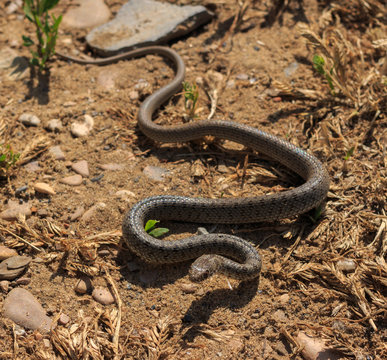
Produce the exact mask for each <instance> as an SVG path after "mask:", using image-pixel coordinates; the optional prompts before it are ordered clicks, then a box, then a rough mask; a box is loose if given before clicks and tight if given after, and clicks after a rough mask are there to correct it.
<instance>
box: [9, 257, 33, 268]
mask: <svg viewBox="0 0 387 360" xmlns="http://www.w3.org/2000/svg"><path fill="white" fill-rule="evenodd" d="M31 261H32V258H31V257H29V256H19V255H17V256H12V257H10V258H9V259H7V260H5V261H4V262H5V263H6V264H7V268H8V269H10V270H13V269H20V268H25V267H27V266H28V265H29V263H30V262H31Z"/></svg>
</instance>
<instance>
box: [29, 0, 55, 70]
mask: <svg viewBox="0 0 387 360" xmlns="http://www.w3.org/2000/svg"><path fill="white" fill-rule="evenodd" d="M58 2H59V0H24V6H23V10H24V14H25V16H26V18H27V19H28V20H29V21H30V22H32V23H33V24H34V25H35V27H36V38H37V43H36V51H35V50H30V51H31V54H32V59H31V64H32V65H34V66H38V67H39V71H40V72H41V71H43V70H46V68H47V65H46V63H47V61H48V60H49V59H50V58H51V57H52V56H53V55H54V54H55V45H56V39H57V36H58V28H59V24H60V23H61V21H62V15H60V16H58V17H55V16H54V15H51V17H50V16H49V15H48V11H49V10H51V9H52V8H53V7H55V6H56V5H57V4H58ZM22 38H23V45H24V46H27V47H30V46H32V45H35V42H34V41H33V40H32V39H31V38H30V37H28V36H25V35H23V36H22Z"/></svg>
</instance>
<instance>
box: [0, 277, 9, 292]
mask: <svg viewBox="0 0 387 360" xmlns="http://www.w3.org/2000/svg"><path fill="white" fill-rule="evenodd" d="M0 289H1V291H2V292H3V293H7V292H8V289H9V281H8V280H1V281H0Z"/></svg>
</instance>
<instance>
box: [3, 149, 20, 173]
mask: <svg viewBox="0 0 387 360" xmlns="http://www.w3.org/2000/svg"><path fill="white" fill-rule="evenodd" d="M19 157H20V154H19V153H17V154H15V153H14V152H13V151H12V149H11V145H9V144H7V145H1V144H0V175H7V176H8V173H9V170H10V169H11V168H12V167H13V166H15V164H16V163H17V161H18V160H19Z"/></svg>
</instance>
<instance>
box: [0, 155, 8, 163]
mask: <svg viewBox="0 0 387 360" xmlns="http://www.w3.org/2000/svg"><path fill="white" fill-rule="evenodd" d="M6 157H7V156H6V155H5V154H3V155H1V156H0V162H2V161H5V159H6Z"/></svg>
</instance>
